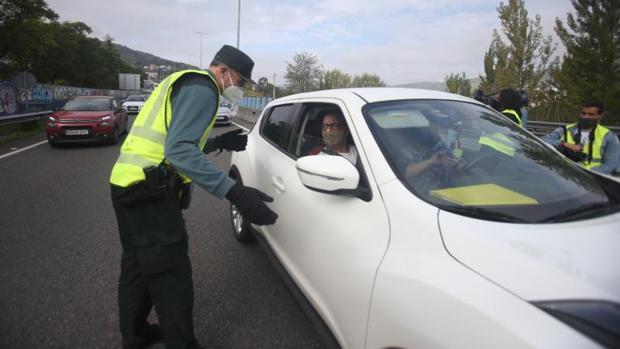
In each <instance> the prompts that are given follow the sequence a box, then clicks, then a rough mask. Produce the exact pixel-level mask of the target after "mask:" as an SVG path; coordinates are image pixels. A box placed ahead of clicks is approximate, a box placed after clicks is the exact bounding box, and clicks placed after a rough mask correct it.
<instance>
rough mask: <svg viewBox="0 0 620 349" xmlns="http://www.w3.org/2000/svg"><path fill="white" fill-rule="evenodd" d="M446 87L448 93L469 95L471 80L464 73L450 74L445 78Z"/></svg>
mask: <svg viewBox="0 0 620 349" xmlns="http://www.w3.org/2000/svg"><path fill="white" fill-rule="evenodd" d="M445 82H446V88H447V89H448V92H450V93H458V94H460V95H462V96H466V97H471V82H470V81H469V79H468V78H467V76H466V75H465V73H462V74H461V75H459V74H450V75H448V76H446V78H445Z"/></svg>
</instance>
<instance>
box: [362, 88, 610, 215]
mask: <svg viewBox="0 0 620 349" xmlns="http://www.w3.org/2000/svg"><path fill="white" fill-rule="evenodd" d="M363 112H364V115H365V118H366V120H367V122H368V123H369V125H370V127H371V130H372V131H373V134H374V137H375V138H376V140H377V141H378V143H379V144H380V145H381V148H382V151H383V153H384V155H385V157H386V159H387V160H388V162H389V163H390V165H391V167H392V168H393V170H394V171H395V173H396V174H397V176H398V178H399V179H400V180H401V181H402V182H403V184H405V186H406V187H407V188H409V190H410V191H411V192H412V193H414V194H415V195H417V196H419V197H420V198H422V199H423V200H425V201H427V202H429V203H431V204H433V205H435V206H437V207H439V208H442V209H445V210H448V211H452V212H455V213H459V214H465V215H470V216H474V217H481V218H484V219H489V220H496V221H506V222H528V223H533V222H544V221H550V220H552V221H553V219H554V217H562V218H561V219H564V220H566V219H570V217H564V216H563V215H562V213H563V212H571V211H574V210H575V209H578V208H580V207H581V208H584V207H592V208H594V207H596V210H594V209H593V210H592V213H593V214H594V213H600V214H602V213H605V212H609V211H614V210H618V203H617V201H616V200H617V199H616V198H613V197H609V195H608V194H607V193H606V189H605V188H604V187H603V186H602V185H601V184H600V183H599V182H597V181H596V179H595V178H594V177H593V176H592V175H591V174H589V173H588V172H586V171H584V170H582V169H580V168H579V167H578V166H576V165H574V164H572V163H570V162H568V161H566V160H565V159H563V158H561V157H559V156H558V155H557V154H556V153H555V152H553V151H552V150H550V149H549V148H548V147H546V146H545V145H544V144H543V143H542V142H541V141H539V140H538V139H537V138H535V137H532V136H531V135H530V134H529V133H527V132H526V131H525V130H523V129H522V128H520V127H519V126H517V125H515V124H514V123H512V122H510V121H509V120H508V119H506V118H503V117H502V116H501V115H499V114H497V113H495V112H493V111H492V110H490V109H487V108H485V107H482V106H479V105H476V104H472V103H466V102H457V101H445V100H443V101H440V100H416V101H398V102H384V103H373V104H369V105H367V106H366V107H364V110H363ZM615 190H618V188H615ZM601 207H605V208H610V207H611V208H612V209H611V210H609V209H607V210H601ZM558 220H559V219H558Z"/></svg>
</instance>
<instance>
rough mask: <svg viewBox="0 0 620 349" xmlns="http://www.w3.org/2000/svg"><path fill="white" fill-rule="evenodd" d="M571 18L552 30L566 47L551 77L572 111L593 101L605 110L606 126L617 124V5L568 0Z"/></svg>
mask: <svg viewBox="0 0 620 349" xmlns="http://www.w3.org/2000/svg"><path fill="white" fill-rule="evenodd" d="M571 3H572V4H573V7H574V8H575V15H574V16H573V14H568V16H567V19H566V25H565V24H564V23H563V22H562V21H561V20H560V19H559V18H556V26H555V31H556V33H557V34H558V36H559V37H560V40H561V41H562V43H563V44H564V45H565V46H566V53H565V54H564V57H563V62H562V65H561V68H560V69H558V70H557V71H556V72H555V74H554V77H555V78H556V80H557V82H558V88H559V89H560V91H562V92H563V95H564V102H565V103H566V105H567V107H569V108H571V109H572V110H573V112H574V110H576V108H578V107H579V104H580V103H581V102H583V101H584V100H592V99H597V100H600V101H601V102H603V103H604V104H605V106H606V109H607V115H608V116H607V121H606V122H607V123H615V124H619V123H620V97H619V96H620V2H618V1H615V0H572V1H571Z"/></svg>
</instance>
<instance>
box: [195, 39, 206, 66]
mask: <svg viewBox="0 0 620 349" xmlns="http://www.w3.org/2000/svg"><path fill="white" fill-rule="evenodd" d="M194 33H196V34H199V35H200V69H202V36H203V35H207V33H204V32H194Z"/></svg>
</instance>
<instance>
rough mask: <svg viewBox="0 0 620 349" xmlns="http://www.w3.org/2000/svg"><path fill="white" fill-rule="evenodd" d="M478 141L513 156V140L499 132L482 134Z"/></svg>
mask: <svg viewBox="0 0 620 349" xmlns="http://www.w3.org/2000/svg"><path fill="white" fill-rule="evenodd" d="M478 143H479V144H481V145H487V146H489V147H491V148H493V149H495V150H497V151H498V152H500V153H502V154H504V155H508V156H510V157H513V156H515V144H514V142H513V141H512V140H510V138H508V137H506V136H505V135H503V134H501V133H494V134H491V135H484V136H482V137H480V139H478Z"/></svg>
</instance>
